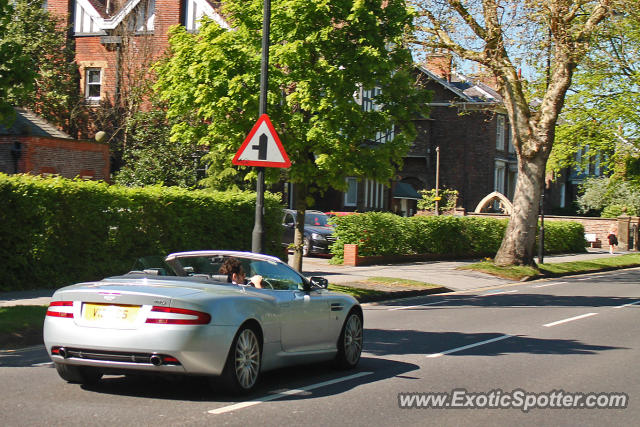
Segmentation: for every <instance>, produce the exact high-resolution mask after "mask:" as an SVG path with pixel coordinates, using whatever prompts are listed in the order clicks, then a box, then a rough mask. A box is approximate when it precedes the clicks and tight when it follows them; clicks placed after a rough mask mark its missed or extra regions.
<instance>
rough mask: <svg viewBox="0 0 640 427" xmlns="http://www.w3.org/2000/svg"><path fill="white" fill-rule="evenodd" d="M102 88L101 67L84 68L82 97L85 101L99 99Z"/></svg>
mask: <svg viewBox="0 0 640 427" xmlns="http://www.w3.org/2000/svg"><path fill="white" fill-rule="evenodd" d="M101 88H102V69H101V68H87V69H86V70H85V88H84V97H85V99H86V100H87V101H99V100H100V90H101Z"/></svg>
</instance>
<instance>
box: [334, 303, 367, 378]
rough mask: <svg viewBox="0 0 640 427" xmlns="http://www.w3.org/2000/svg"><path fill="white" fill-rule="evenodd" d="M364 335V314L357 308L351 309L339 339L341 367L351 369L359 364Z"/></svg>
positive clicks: (339, 363)
mask: <svg viewBox="0 0 640 427" xmlns="http://www.w3.org/2000/svg"><path fill="white" fill-rule="evenodd" d="M362 337H363V326H362V316H361V315H360V314H359V313H358V312H356V311H355V310H354V311H351V312H350V313H349V315H348V316H347V320H345V322H344V326H342V332H341V333H340V338H339V340H338V354H337V356H336V362H337V364H338V366H339V367H340V368H343V369H351V368H354V367H355V366H356V365H357V364H358V362H359V361H360V355H361V354H362Z"/></svg>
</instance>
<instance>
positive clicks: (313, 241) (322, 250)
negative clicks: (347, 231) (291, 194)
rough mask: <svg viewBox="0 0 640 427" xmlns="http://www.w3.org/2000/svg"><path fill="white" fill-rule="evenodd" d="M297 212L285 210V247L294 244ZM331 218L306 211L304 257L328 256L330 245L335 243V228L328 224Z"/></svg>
mask: <svg viewBox="0 0 640 427" xmlns="http://www.w3.org/2000/svg"><path fill="white" fill-rule="evenodd" d="M297 216H298V215H297V212H296V211H295V210H293V209H285V210H284V217H283V219H282V226H283V228H284V233H283V235H282V244H283V245H285V246H288V245H290V244H291V243H293V236H294V235H295V231H296V224H297V223H298V221H297V220H296V217H297ZM328 221H329V217H328V216H327V215H326V214H325V213H323V212H320V211H311V210H310V211H305V215H304V238H303V239H304V241H303V247H302V255H303V256H308V255H309V254H328V253H329V245H331V244H332V243H333V242H335V240H336V239H335V236H334V235H333V226H331V224H329V223H328Z"/></svg>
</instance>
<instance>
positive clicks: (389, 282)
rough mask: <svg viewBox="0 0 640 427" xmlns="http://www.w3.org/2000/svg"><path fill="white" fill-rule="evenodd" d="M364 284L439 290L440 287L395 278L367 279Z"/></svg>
mask: <svg viewBox="0 0 640 427" xmlns="http://www.w3.org/2000/svg"><path fill="white" fill-rule="evenodd" d="M366 283H368V284H372V285H385V286H402V287H406V286H420V287H425V288H439V287H440V285H434V284H433V283H426V282H419V281H417V280H409V279H398V278H395V277H369V278H368V279H367V280H366Z"/></svg>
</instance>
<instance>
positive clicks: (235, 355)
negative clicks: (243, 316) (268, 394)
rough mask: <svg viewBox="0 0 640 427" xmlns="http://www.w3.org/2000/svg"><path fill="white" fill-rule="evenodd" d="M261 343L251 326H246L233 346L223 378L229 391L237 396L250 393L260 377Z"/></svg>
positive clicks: (237, 335)
mask: <svg viewBox="0 0 640 427" xmlns="http://www.w3.org/2000/svg"><path fill="white" fill-rule="evenodd" d="M260 360H261V357H260V341H259V339H258V334H257V332H256V331H255V330H254V328H253V327H251V326H244V327H243V328H242V329H241V330H240V331H239V332H238V333H237V334H236V337H235V338H234V340H233V343H232V344H231V349H230V350H229V356H228V357H227V364H226V365H225V370H224V373H223V377H224V380H225V383H226V385H227V387H228V388H229V390H230V391H231V392H233V393H236V394H246V393H249V392H250V391H251V390H253V388H254V387H255V385H256V384H257V383H258V377H259V376H260Z"/></svg>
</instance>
